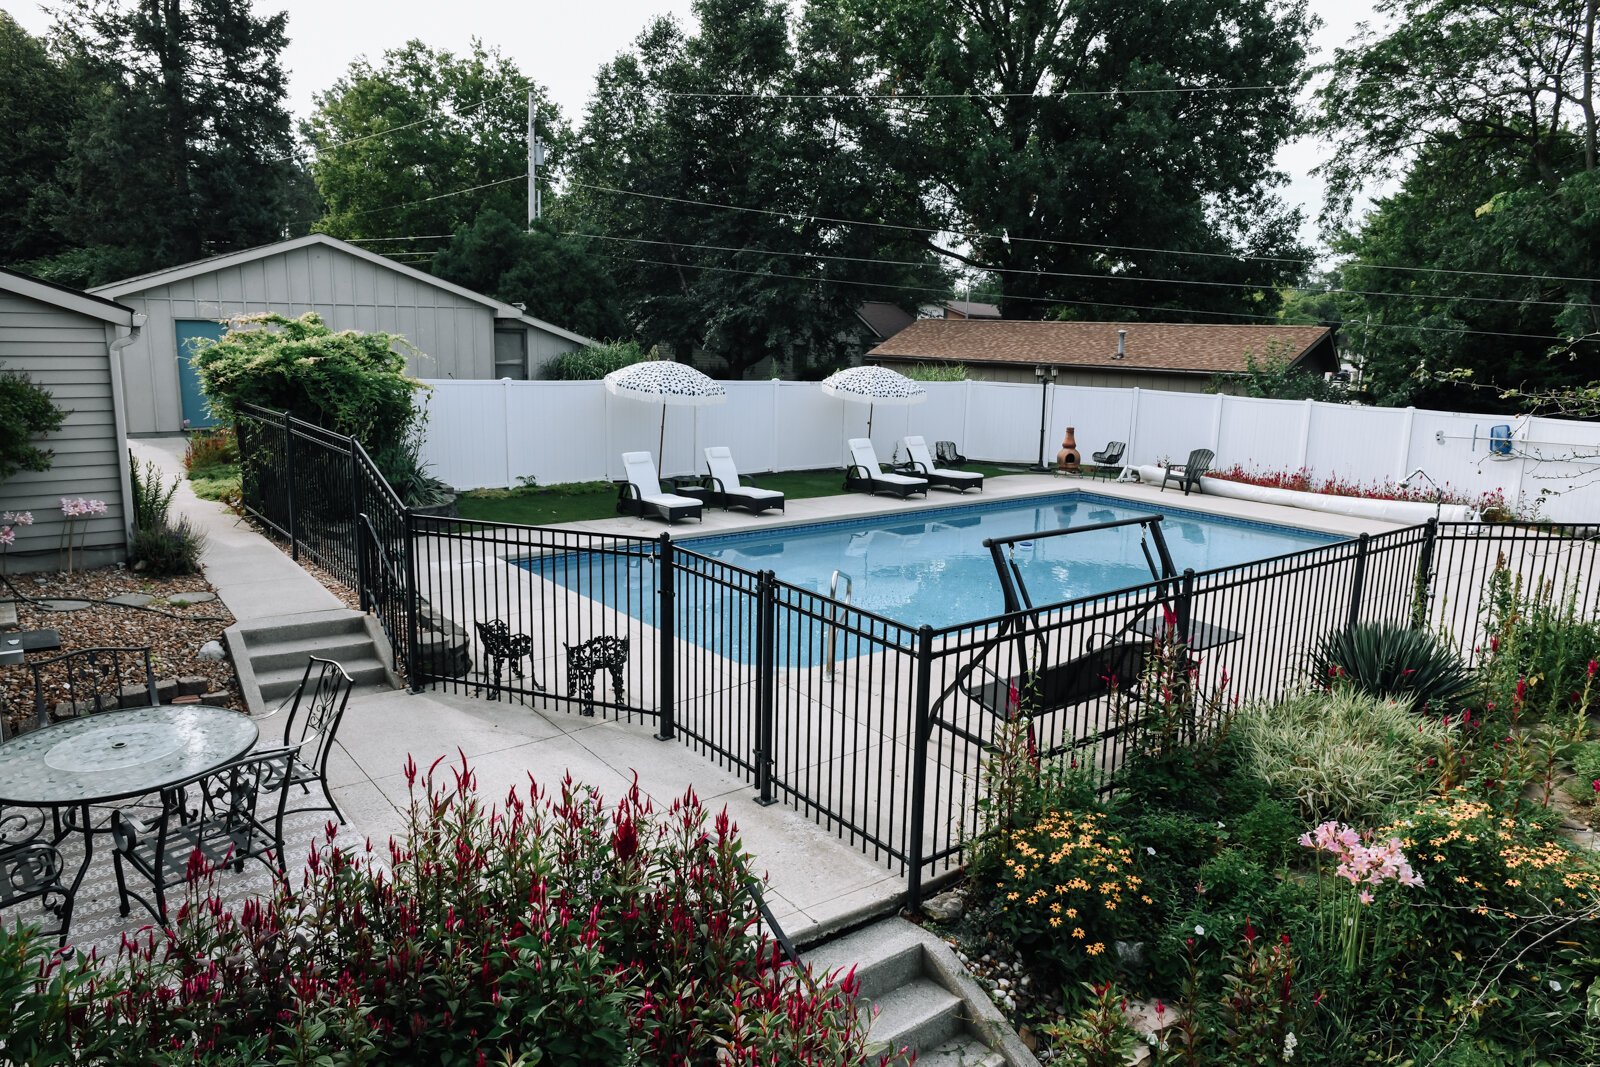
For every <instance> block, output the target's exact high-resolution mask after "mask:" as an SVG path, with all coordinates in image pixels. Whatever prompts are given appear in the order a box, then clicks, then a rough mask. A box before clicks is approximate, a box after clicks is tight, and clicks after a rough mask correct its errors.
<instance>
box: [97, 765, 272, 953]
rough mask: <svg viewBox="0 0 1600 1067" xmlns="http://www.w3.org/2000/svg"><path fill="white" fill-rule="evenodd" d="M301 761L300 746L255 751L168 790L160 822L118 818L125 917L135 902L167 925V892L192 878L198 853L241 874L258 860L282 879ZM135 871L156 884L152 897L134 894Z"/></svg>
mask: <svg viewBox="0 0 1600 1067" xmlns="http://www.w3.org/2000/svg"><path fill="white" fill-rule="evenodd" d="M298 756H299V749H297V748H280V749H272V750H270V751H266V752H253V753H251V754H250V755H248V756H245V757H243V758H242V759H237V760H235V761H233V762H232V763H229V764H227V765H225V766H223V767H219V768H217V769H216V770H212V771H207V772H206V773H205V774H201V775H196V776H195V777H193V778H191V779H189V780H188V781H185V782H180V783H178V784H177V785H174V786H172V787H171V788H169V789H164V790H162V791H161V807H160V810H159V811H158V812H157V813H156V814H155V815H154V816H146V815H144V814H143V813H135V812H132V811H128V810H118V811H116V812H114V813H113V814H112V816H111V835H112V843H113V847H114V851H113V853H112V857H113V862H114V865H115V868H116V875H117V902H118V906H119V908H120V910H121V913H122V915H124V916H126V915H127V914H128V912H129V910H130V902H131V901H134V900H137V901H138V902H139V903H140V904H141V905H143V906H144V908H145V909H146V910H147V911H149V912H150V914H151V915H153V916H155V917H156V919H157V921H159V922H161V923H162V924H165V923H166V922H167V892H168V890H171V889H173V888H176V887H178V886H181V885H184V884H185V883H186V882H187V881H188V880H189V876H190V869H191V865H192V864H193V863H194V857H195V855H196V853H198V854H199V857H200V859H201V860H203V861H204V862H205V863H206V864H207V865H209V866H211V867H213V868H222V867H225V866H229V867H232V868H234V869H235V870H243V869H244V861H245V860H247V859H254V860H258V861H260V862H261V863H262V864H263V865H264V866H265V867H266V868H267V869H268V870H269V871H271V872H273V873H274V874H276V875H277V876H278V877H280V878H281V877H282V876H283V872H284V860H283V816H284V814H285V804H286V802H287V800H288V795H289V790H288V785H289V781H290V768H291V767H292V766H293V765H294V763H295V762H296V761H297V758H298ZM130 871H131V872H132V873H133V874H135V875H137V876H138V877H140V878H141V879H143V880H145V881H147V882H149V883H150V886H151V890H152V895H151V896H150V897H148V898H147V897H145V896H144V895H143V894H141V893H138V892H135V891H134V890H132V889H130V888H128V874H129V872H130Z"/></svg>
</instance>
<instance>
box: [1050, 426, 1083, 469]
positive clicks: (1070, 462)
mask: <svg viewBox="0 0 1600 1067" xmlns="http://www.w3.org/2000/svg"><path fill="white" fill-rule="evenodd" d="M1074 434H1075V431H1074V430H1073V428H1072V427H1071V426H1068V427H1067V436H1066V437H1064V438H1062V439H1061V451H1060V452H1057V453H1056V470H1058V471H1060V472H1061V473H1062V474H1076V473H1078V464H1079V463H1081V462H1083V457H1082V456H1080V455H1079V454H1078V438H1077V437H1076V436H1074Z"/></svg>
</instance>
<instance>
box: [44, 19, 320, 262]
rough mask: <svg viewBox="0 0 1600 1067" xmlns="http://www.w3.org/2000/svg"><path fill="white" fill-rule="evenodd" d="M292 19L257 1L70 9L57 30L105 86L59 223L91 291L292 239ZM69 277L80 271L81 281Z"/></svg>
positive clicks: (66, 167) (95, 98)
mask: <svg viewBox="0 0 1600 1067" xmlns="http://www.w3.org/2000/svg"><path fill="white" fill-rule="evenodd" d="M287 22H288V18H287V16H286V15H284V14H283V13H282V12H279V13H278V14H275V15H267V16H258V15H257V14H256V13H255V11H254V10H253V8H252V5H251V4H250V2H249V0H140V2H137V3H135V2H132V0H68V2H67V3H65V4H64V5H63V6H62V7H61V8H60V10H59V11H58V25H57V30H58V33H59V35H60V37H61V39H62V41H63V44H64V47H66V48H67V49H68V50H69V53H70V54H71V56H72V57H73V59H74V61H76V62H79V63H81V64H82V65H83V66H84V68H85V69H86V70H87V71H89V72H90V73H91V74H92V75H93V77H94V86H95V88H94V91H93V93H92V95H90V96H89V97H88V98H87V99H86V100H85V101H84V103H83V107H84V118H83V120H82V121H81V122H79V123H78V124H77V126H76V127H75V129H74V130H73V133H72V137H71V149H70V152H69V155H68V158H67V159H66V161H65V162H64V164H63V166H62V167H61V170H60V174H59V187H60V195H59V198H58V199H57V201H56V204H55V210H54V218H53V222H54V225H55V227H56V229H57V230H58V232H59V233H60V234H61V235H62V236H63V237H64V238H66V239H67V240H68V241H70V242H72V243H73V244H75V245H77V246H79V248H80V249H81V250H82V251H81V252H79V253H76V254H75V255H74V257H73V259H74V261H75V262H76V263H77V264H78V265H79V266H78V268H77V270H78V273H79V274H80V275H81V276H82V280H83V281H86V282H91V283H92V282H99V281H105V280H108V279H109V278H112V277H116V276H117V275H120V274H126V273H130V272H135V271H139V270H147V269H154V268H159V267H165V266H171V265H173V264H176V263H182V262H185V261H187V260H191V259H197V258H200V257H202V256H207V255H212V254H215V253H219V252H226V251H230V250H233V249H237V248H243V247H248V246H251V245H257V244H262V243H265V242H268V241H272V240H275V239H276V238H278V237H280V236H281V235H282V234H283V233H284V232H285V229H286V227H287V225H288V224H289V222H290V221H291V220H290V218H289V212H290V210H291V207H292V204H293V200H292V194H291V186H292V182H293V177H294V171H295V164H294V163H293V160H292V148H293V144H292V140H291V137H290V126H289V114H288V112H287V111H286V110H285V108H284V74H283V68H282V66H281V65H280V63H279V56H280V54H281V53H282V51H283V48H284V45H285V44H286V43H287V38H286V36H285V27H286V26H287ZM69 273H70V269H69Z"/></svg>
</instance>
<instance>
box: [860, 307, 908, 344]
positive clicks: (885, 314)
mask: <svg viewBox="0 0 1600 1067" xmlns="http://www.w3.org/2000/svg"><path fill="white" fill-rule="evenodd" d="M856 317H857V318H858V319H860V320H861V321H862V323H863V324H864V325H865V326H866V327H867V345H868V347H871V346H873V345H880V344H882V343H883V342H885V341H887V340H888V339H889V338H891V337H893V336H894V335H895V334H897V333H899V332H900V331H901V330H903V329H905V328H906V327H907V326H910V325H911V324H912V323H913V322H916V321H917V317H916V316H915V315H913V314H911V312H909V311H907V310H906V309H905V308H903V307H901V306H900V305H899V304H891V303H889V302H888V301H887V300H867V301H864V302H863V303H862V304H861V306H860V307H858V308H856Z"/></svg>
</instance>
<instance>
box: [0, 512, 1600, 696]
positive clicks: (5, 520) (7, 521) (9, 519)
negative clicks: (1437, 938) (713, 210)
mask: <svg viewBox="0 0 1600 1067" xmlns="http://www.w3.org/2000/svg"><path fill="white" fill-rule="evenodd" d="M32 525H33V512H31V511H7V512H5V513H3V514H0V526H32ZM1589 673H1590V674H1593V673H1594V671H1593V670H1590V671H1589Z"/></svg>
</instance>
